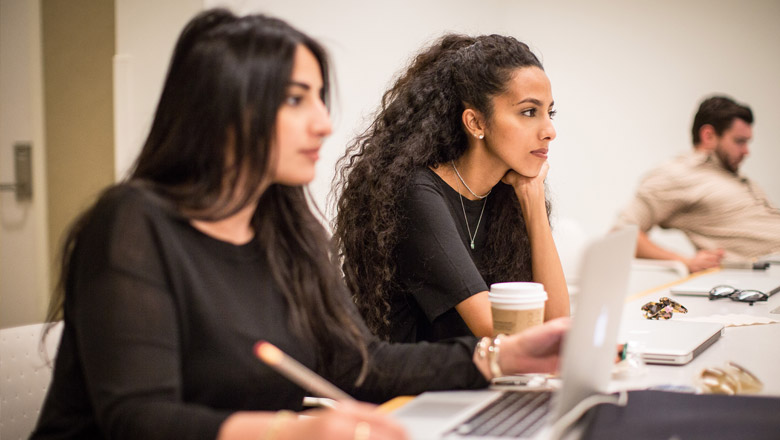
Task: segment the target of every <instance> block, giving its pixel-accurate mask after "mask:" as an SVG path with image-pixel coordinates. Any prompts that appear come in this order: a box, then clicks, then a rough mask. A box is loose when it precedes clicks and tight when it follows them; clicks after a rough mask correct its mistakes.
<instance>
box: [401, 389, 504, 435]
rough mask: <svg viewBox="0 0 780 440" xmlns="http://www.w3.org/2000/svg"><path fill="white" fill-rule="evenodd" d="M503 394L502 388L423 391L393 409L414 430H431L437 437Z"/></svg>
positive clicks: (411, 430)
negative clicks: (396, 408)
mask: <svg viewBox="0 0 780 440" xmlns="http://www.w3.org/2000/svg"><path fill="white" fill-rule="evenodd" d="M499 395H501V391H496V390H480V391H438V392H427V393H423V394H421V395H420V396H418V397H417V398H415V399H414V400H412V401H411V402H409V403H408V404H406V405H404V406H402V407H401V408H399V409H398V410H396V411H394V412H393V413H392V416H393V417H394V418H395V419H397V420H398V421H399V422H401V424H402V425H404V426H405V427H406V428H407V430H408V431H409V432H410V433H412V437H413V439H416V438H417V437H415V436H414V434H415V433H428V437H427V438H437V437H438V436H440V435H442V434H443V433H444V432H446V431H448V430H449V429H451V428H452V427H453V426H454V425H456V424H457V423H459V422H461V421H463V420H466V418H468V417H469V416H471V415H472V414H474V413H476V412H477V411H479V410H480V409H481V408H482V407H484V406H485V405H486V404H487V403H489V402H491V401H493V400H494V399H495V398H497V397H498V396H499Z"/></svg>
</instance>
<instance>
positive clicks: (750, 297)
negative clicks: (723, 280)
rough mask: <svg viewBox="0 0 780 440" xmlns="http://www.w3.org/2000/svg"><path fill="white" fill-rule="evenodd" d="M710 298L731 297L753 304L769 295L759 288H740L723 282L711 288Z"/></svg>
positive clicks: (734, 299)
mask: <svg viewBox="0 0 780 440" xmlns="http://www.w3.org/2000/svg"><path fill="white" fill-rule="evenodd" d="M709 298H710V301H711V300H713V299H721V298H731V299H732V300H733V301H742V302H746V303H750V305H751V306H752V305H753V303H754V302H756V301H766V300H767V298H769V295H767V294H766V293H764V292H759V291H758V290H739V289H737V288H736V287H732V286H727V285H725V284H722V285H720V286H715V287H713V288H712V289H710V293H709Z"/></svg>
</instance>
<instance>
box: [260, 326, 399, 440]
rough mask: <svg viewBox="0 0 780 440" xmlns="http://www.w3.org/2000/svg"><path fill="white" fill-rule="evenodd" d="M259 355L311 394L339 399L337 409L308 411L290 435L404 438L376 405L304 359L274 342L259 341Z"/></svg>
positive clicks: (350, 439)
mask: <svg viewBox="0 0 780 440" xmlns="http://www.w3.org/2000/svg"><path fill="white" fill-rule="evenodd" d="M254 351H255V355H256V356H257V357H258V358H259V359H260V360H262V361H263V362H265V363H266V364H267V365H269V366H270V367H272V368H273V369H275V370H276V371H278V372H279V373H280V374H282V375H283V376H285V377H287V378H288V379H290V380H291V381H292V382H294V383H296V384H298V385H299V386H301V387H302V388H304V389H306V390H308V391H310V392H311V393H313V394H315V395H317V396H320V397H327V398H330V399H333V400H335V401H336V402H338V405H337V406H336V407H335V408H331V409H320V410H314V411H311V412H308V413H307V414H309V415H311V416H312V417H307V418H304V419H299V420H298V421H297V422H296V423H295V424H294V425H290V426H289V429H286V433H287V434H289V437H290V438H301V439H308V438H322V439H333V440H335V439H345V440H371V439H383V440H384V439H386V440H403V439H406V438H407V436H406V433H405V432H404V430H403V428H402V427H401V426H400V425H398V424H397V423H395V422H394V421H392V420H391V419H389V418H387V417H385V416H384V415H382V414H380V413H378V412H376V411H375V410H374V409H375V407H374V406H373V405H369V404H365V403H361V402H358V401H356V400H355V399H353V398H352V397H351V396H350V395H349V394H347V393H345V392H344V391H342V390H340V389H339V388H337V387H336V386H335V385H333V384H332V383H330V382H328V381H327V380H325V379H324V378H322V377H321V376H319V375H318V374H317V373H315V372H313V371H311V370H309V369H308V368H306V367H305V366H304V365H302V364H301V363H300V362H298V361H296V360H295V359H293V358H291V357H290V356H287V355H286V354H285V353H284V352H283V351H281V350H279V349H278V348H277V347H276V346H274V345H273V344H271V343H269V342H266V341H259V342H258V343H257V344H255V347H254Z"/></svg>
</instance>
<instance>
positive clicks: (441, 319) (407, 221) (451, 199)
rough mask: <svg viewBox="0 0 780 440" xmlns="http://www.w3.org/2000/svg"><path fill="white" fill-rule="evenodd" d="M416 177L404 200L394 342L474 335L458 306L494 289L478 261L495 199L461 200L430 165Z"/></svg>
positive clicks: (392, 302)
mask: <svg viewBox="0 0 780 440" xmlns="http://www.w3.org/2000/svg"><path fill="white" fill-rule="evenodd" d="M412 179H413V182H412V185H411V188H410V189H409V190H408V192H407V194H406V196H405V197H404V199H403V200H402V201H401V204H400V207H401V216H402V218H403V220H402V223H403V224H402V227H401V232H400V235H399V236H400V239H399V243H398V245H397V247H396V262H397V266H396V267H397V272H396V281H397V283H398V285H399V286H401V291H400V292H395V293H394V294H393V295H392V296H391V298H390V310H391V312H390V317H389V320H390V326H391V336H390V340H391V341H397V342H413V341H438V340H442V339H446V338H450V337H455V336H463V335H471V334H472V333H471V331H470V330H469V328H468V326H467V325H466V323H465V322H464V321H463V319H462V318H461V317H460V315H459V314H458V312H457V311H456V310H455V306H456V305H457V304H458V303H460V302H461V301H463V300H465V299H467V298H469V297H470V296H472V295H474V294H476V293H479V292H482V291H485V290H488V286H487V284H486V283H485V280H484V279H483V277H482V275H481V274H480V267H479V265H478V262H479V261H483V258H482V257H483V256H482V252H483V250H484V247H485V242H486V241H487V233H486V231H487V230H488V229H489V226H490V221H491V216H490V211H491V202H492V198H491V197H490V196H488V197H487V198H486V199H484V200H469V199H467V198H465V197H463V198H461V196H460V194H459V193H458V192H457V191H455V190H454V189H453V188H452V187H450V186H449V185H448V184H447V183H446V182H444V181H443V180H442V179H441V178H440V177H439V176H438V175H437V174H436V173H435V172H433V171H432V170H430V169H428V168H420V169H419V170H417V171H416V172H415V173H414V175H413V177H412ZM461 203H462V205H461ZM483 208H484V213H483ZM464 211H465V213H464ZM480 217H481V218H480ZM466 218H468V229H467V225H466ZM478 224H479V227H477V225H478ZM469 232H470V233H471V236H473V237H474V249H473V250H472V249H471V238H470V237H469ZM475 233H476V236H475V235H474V234H475Z"/></svg>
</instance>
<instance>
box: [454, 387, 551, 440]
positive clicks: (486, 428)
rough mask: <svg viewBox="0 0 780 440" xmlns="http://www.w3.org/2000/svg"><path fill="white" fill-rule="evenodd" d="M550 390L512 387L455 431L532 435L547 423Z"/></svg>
mask: <svg viewBox="0 0 780 440" xmlns="http://www.w3.org/2000/svg"><path fill="white" fill-rule="evenodd" d="M551 396H552V393H551V392H549V391H508V392H505V393H504V394H503V395H502V396H501V397H499V398H498V399H496V400H494V401H493V402H492V403H491V404H489V405H488V406H486V407H485V408H483V409H482V410H481V411H480V412H478V413H477V414H475V415H474V416H473V417H471V418H470V419H468V420H466V421H465V422H463V423H462V424H460V425H458V426H457V427H456V428H455V430H454V433H455V434H458V435H461V436H463V437H481V436H490V437H506V438H527V437H531V436H533V435H534V433H536V431H538V430H539V428H541V427H542V426H544V423H545V420H546V419H547V414H548V410H549V403H550V397H551Z"/></svg>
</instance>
